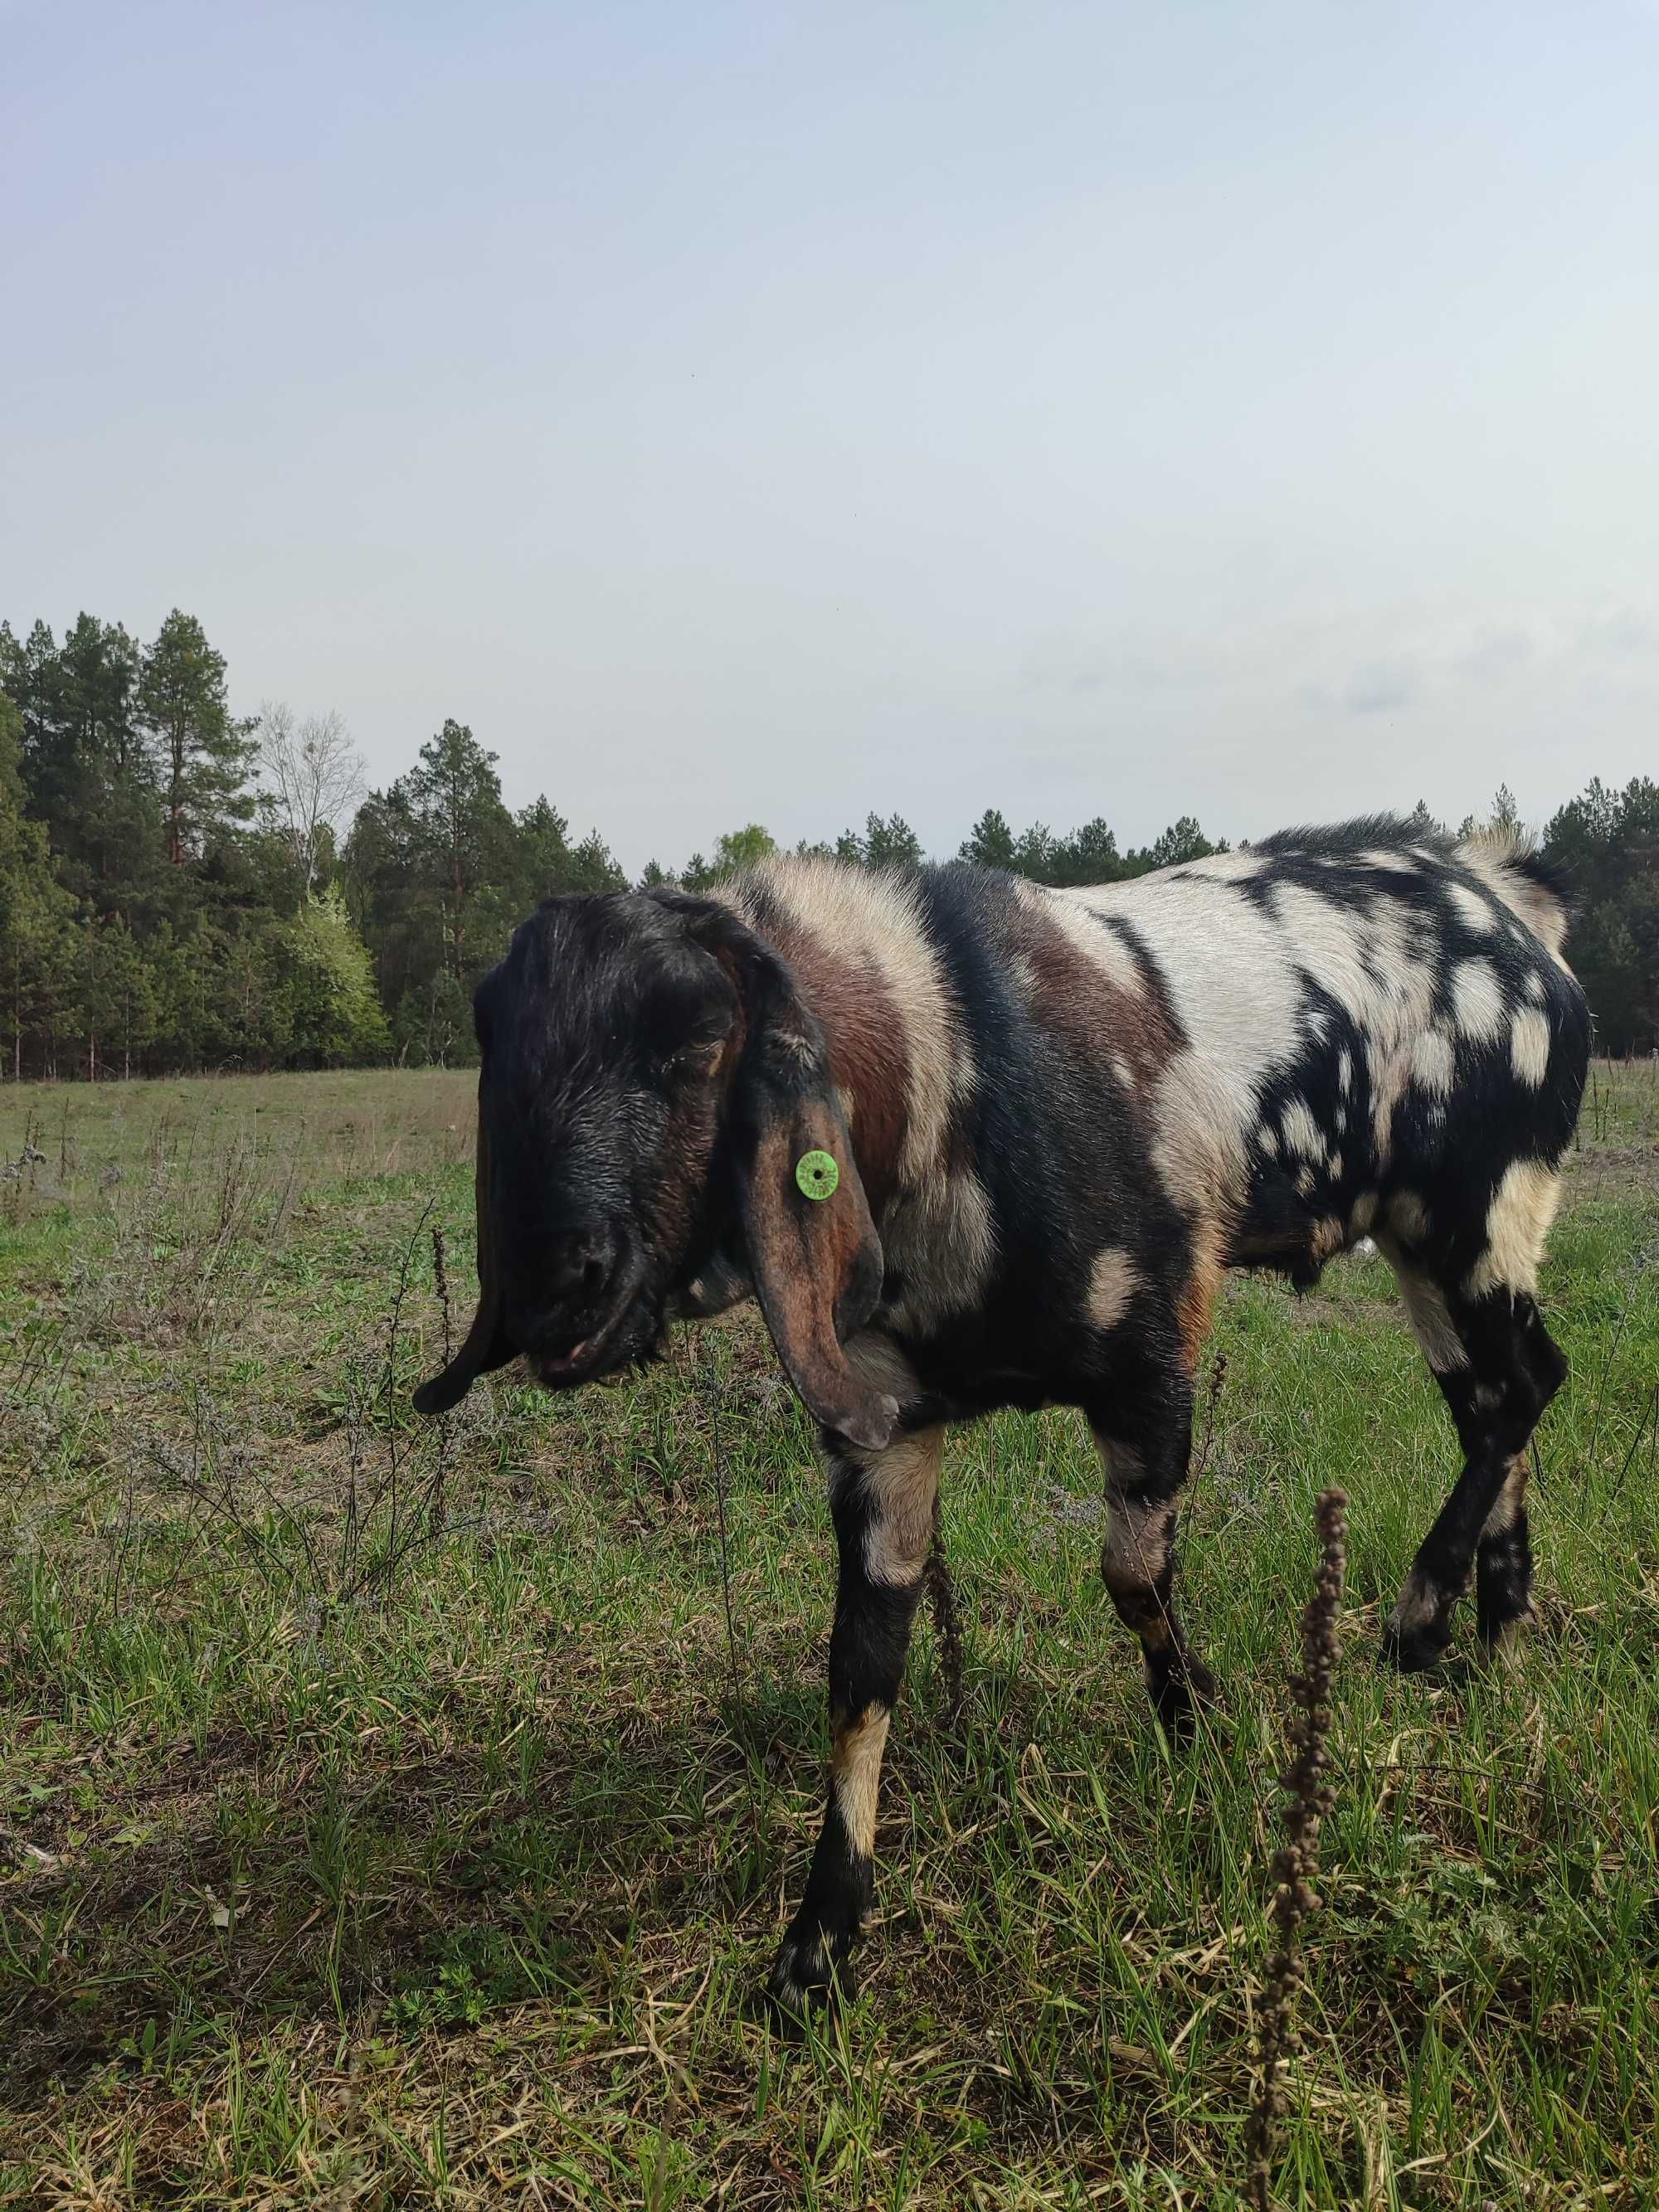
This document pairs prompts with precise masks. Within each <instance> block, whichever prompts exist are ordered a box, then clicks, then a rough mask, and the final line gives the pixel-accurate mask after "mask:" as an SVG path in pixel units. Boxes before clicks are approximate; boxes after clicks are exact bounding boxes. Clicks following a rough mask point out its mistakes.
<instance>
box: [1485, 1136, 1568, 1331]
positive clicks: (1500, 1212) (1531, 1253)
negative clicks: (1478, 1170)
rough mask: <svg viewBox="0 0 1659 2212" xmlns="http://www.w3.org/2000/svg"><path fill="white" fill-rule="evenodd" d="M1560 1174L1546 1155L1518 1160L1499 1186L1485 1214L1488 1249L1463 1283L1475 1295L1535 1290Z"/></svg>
mask: <svg viewBox="0 0 1659 2212" xmlns="http://www.w3.org/2000/svg"><path fill="white" fill-rule="evenodd" d="M1560 1203H1561V1180H1560V1177H1559V1176H1558V1175H1557V1174H1556V1171H1555V1170H1554V1169H1553V1168H1552V1167H1547V1166H1546V1165H1545V1164H1544V1162H1543V1161H1542V1160H1516V1161H1513V1162H1512V1163H1511V1164H1510V1169H1509V1171H1508V1173H1507V1174H1506V1175H1505V1176H1504V1180H1503V1182H1501V1183H1499V1184H1498V1195H1497V1196H1496V1197H1495V1198H1494V1199H1493V1200H1492V1206H1491V1207H1490V1209H1489V1210H1488V1212H1487V1214H1486V1251H1485V1252H1484V1253H1483V1254H1482V1255H1481V1256H1480V1259H1479V1260H1477V1261H1476V1262H1475V1264H1474V1267H1472V1268H1471V1269H1470V1271H1469V1278H1468V1282H1467V1283H1465V1285H1463V1288H1464V1291H1465V1293H1466V1294H1467V1295H1468V1297H1472V1298H1480V1297H1485V1296H1486V1293H1487V1291H1494V1290H1508V1291H1528V1292H1530V1291H1535V1290H1536V1289H1537V1288H1538V1263H1539V1261H1541V1259H1542V1258H1543V1256H1544V1244H1545V1241H1546V1239H1547V1237H1548V1236H1549V1232H1550V1224H1551V1222H1553V1220H1554V1218H1555V1209H1556V1207H1557V1206H1559V1204H1560Z"/></svg>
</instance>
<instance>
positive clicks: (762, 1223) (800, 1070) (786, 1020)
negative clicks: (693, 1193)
mask: <svg viewBox="0 0 1659 2212" xmlns="http://www.w3.org/2000/svg"><path fill="white" fill-rule="evenodd" d="M669 902H671V903H673V904H674V905H676V906H678V908H680V910H681V911H682V912H683V913H684V914H685V915H686V916H687V919H688V921H690V927H691V933H692V935H693V936H694V937H695V938H696V939H697V941H698V942H699V943H700V944H701V945H703V947H704V948H705V950H707V951H709V952H712V953H713V954H714V957H715V958H716V959H718V960H719V961H720V963H721V965H722V966H723V967H725V968H726V970H727V972H728V973H729V974H730V975H732V978H733V980H734V981H735V982H736V983H737V986H738V994H739V996H740V998H741V1000H742V1005H743V1015H742V1020H743V1030H744V1041H743V1046H742V1050H741V1054H740V1056H739V1059H738V1066H737V1070H736V1073H735V1076H734V1078H733V1081H732V1091H731V1096H730V1101H729V1104H728V1109H727V1110H728V1124H727V1126H728V1128H729V1130H730V1133H731V1137H732V1147H733V1161H734V1170H735V1175H736V1181H737V1187H738V1206H739V1208H740V1210H741V1212H742V1216H743V1225H744V1242H745V1243H747V1245H748V1248H749V1266H750V1273H752V1274H753V1276H754V1279H755V1288H756V1291H757V1293H758V1294H759V1297H760V1306H761V1311H762V1312H763V1314H764V1315H765V1316H766V1326H767V1328H769V1330H770V1331H771V1334H772V1341H773V1343H774V1344H775V1346H777V1351H778V1357H779V1358H780V1359H781V1361H782V1362H783V1364H784V1369H785V1371H786V1373H787V1375H788V1377H789V1380H790V1381H791V1382H792V1383H793V1384H794V1386H795V1389H796V1390H797V1391H798V1392H799V1395H800V1399H801V1402H802V1404H803V1405H804V1406H805V1407H806V1410H807V1412H808V1413H811V1415H812V1417H813V1419H815V1420H817V1421H818V1422H821V1423H822V1425H823V1426H824V1427H825V1428H826V1429H830V1430H834V1431H836V1433H837V1434H838V1435H841V1436H843V1437H847V1439H848V1442H849V1443H854V1444H859V1445H861V1446H863V1447H864V1448H865V1449H866V1450H870V1451H879V1450H880V1449H881V1448H882V1447H883V1445H884V1444H885V1443H887V1441H888V1439H889V1438H890V1437H891V1435H892V1432H893V1428H894V1425H895V1424H896V1421H897V1419H898V1405H897V1401H896V1400H895V1399H892V1398H890V1397H888V1396H887V1395H885V1394H884V1392H881V1391H878V1390H872V1389H870V1388H869V1386H868V1385H867V1384H866V1383H861V1382H860V1380H859V1378H858V1376H856V1375H855V1374H854V1372H853V1370H852V1369H851V1367H850V1366H849V1365H848V1362H847V1357H846V1354H845V1353H844V1352H842V1345H843V1344H844V1343H845V1342H846V1341H847V1340H848V1338H849V1337H853V1336H855V1335H856V1334H858V1332H859V1330H860V1328H863V1326H864V1324H865V1323H866V1322H867V1321H868V1320H869V1318H870V1316H871V1314H872V1312H873V1311H874V1310H875V1306H876V1302H877V1300H878V1298H879V1297H880V1296H881V1285H882V1269H883V1262H882V1250H881V1239H880V1238H879V1237H878V1236H877V1234H876V1228H875V1224H874V1223H873V1222H872V1219H871V1218H870V1207H869V1203H868V1201H867V1200H866V1197H865V1194H864V1185H863V1183H862V1182H860V1179H859V1171H858V1169H857V1166H856V1165H855V1164H854V1159H853V1145H852V1139H851V1137H850V1136H849V1135H848V1128H847V1122H846V1119H845V1116H844V1115H842V1110H841V1107H840V1104H839V1103H838V1102H837V1100H836V1093H835V1087H834V1085H832V1083H831V1082H830V1079H829V1048H828V1046H827V1044H826V1043H825V1041H824V1036H823V1028H822V1026H821V1024H819V1023H818V1021H817V1018H815V1017H814V1016H813V1015H812V1014H811V1012H810V1011H809V1010H808V1009H807V1007H806V1006H805V1005H804V1004H803V1002H802V1000H801V997H800V994H799V990H798V989H797V987H796V983H795V978H794V975H793V973H792V971H791V969H789V967H788V965H787V963H786V962H784V961H783V960H782V959H781V958H780V957H779V956H778V954H777V953H775V951H773V950H772V948H771V947H770V946H769V945H766V944H765V943H763V940H762V939H760V938H758V937H757V936H756V935H755V934H754V933H753V932H752V931H751V930H749V929H747V928H745V927H744V925H743V924H742V923H741V922H740V921H738V919H737V918H736V916H735V915H732V914H731V913H729V912H728V911H727V910H726V908H723V907H718V906H715V905H714V904H713V903H712V902H708V901H706V900H701V899H697V900H693V899H684V898H671V901H669ZM809 1153H817V1154H824V1153H827V1154H828V1155H829V1158H830V1159H831V1160H833V1161H834V1163H835V1168H836V1172H835V1174H834V1175H833V1176H832V1175H831V1174H830V1173H829V1170H827V1169H825V1168H823V1165H822V1162H821V1161H820V1162H817V1163H809V1164H807V1166H806V1167H805V1168H802V1162H803V1161H805V1159H806V1156H807V1155H808V1154H809ZM814 1165H817V1167H818V1168H819V1170H820V1172H819V1173H818V1174H817V1175H816V1176H815V1175H814V1174H813V1172H812V1169H813V1166H814ZM797 1170H800V1173H799V1175H798V1173H797ZM809 1192H810V1193H813V1194H809Z"/></svg>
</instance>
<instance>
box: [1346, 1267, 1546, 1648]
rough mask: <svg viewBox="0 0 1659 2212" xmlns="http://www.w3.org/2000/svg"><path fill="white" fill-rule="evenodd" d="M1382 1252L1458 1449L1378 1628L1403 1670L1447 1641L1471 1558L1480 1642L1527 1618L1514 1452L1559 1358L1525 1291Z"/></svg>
mask: <svg viewBox="0 0 1659 2212" xmlns="http://www.w3.org/2000/svg"><path fill="white" fill-rule="evenodd" d="M1389 1258H1390V1259H1391V1260H1392V1261H1393V1263H1394V1266H1395V1272H1396V1273H1398V1275H1399V1277H1400V1281H1401V1290H1402V1291H1403V1292H1404V1294H1405V1297H1406V1304H1407V1310H1408V1311H1409V1312H1410V1314H1411V1317H1412V1325H1413V1329H1414V1330H1415V1332H1416V1334H1417V1337H1418V1340H1419V1343H1420V1344H1421V1345H1422V1346H1423V1349H1424V1352H1425V1355H1426V1357H1427V1358H1428V1362H1429V1365H1430V1367H1431V1369H1432V1370H1433V1372H1434V1378H1435V1381H1436V1382H1437V1383H1438V1384H1439V1386H1440V1391H1441V1395H1443V1397H1444V1399H1445V1401H1446V1403H1447V1406H1448V1407H1449V1409H1450V1411H1451V1415H1452V1419H1453V1420H1454V1421H1455V1424H1456V1426H1457V1434H1458V1440H1459V1442H1460V1443H1462V1448H1463V1455H1464V1458H1463V1468H1462V1473H1461V1474H1459V1476H1458V1478H1457V1480H1456V1482H1455V1485H1454V1486H1453V1488H1452V1492H1451V1495H1450V1496H1449V1498H1447V1500H1446V1502H1445V1504H1443V1506H1442V1507H1441V1509H1440V1511H1439V1513H1438V1514H1437V1516H1436V1518H1435V1522H1434V1525H1433V1527H1432V1528H1431V1529H1430V1531H1429V1533H1428V1534H1427V1536H1426V1537H1425V1539H1424V1541H1423V1543H1422V1545H1421V1546H1420V1547H1419V1551H1418V1553H1417V1558H1416V1559H1415V1561H1414V1562H1413V1566H1412V1571H1411V1572H1410V1573H1409V1574H1408V1575H1407V1577H1406V1580H1405V1583H1404V1585H1403V1587H1402V1588H1401V1593H1400V1596H1399V1600H1398V1601H1397V1602H1396V1604H1395V1609H1394V1611H1393V1613H1391V1614H1390V1616H1389V1622H1388V1626H1387V1627H1386V1629H1385V1630H1384V1632H1383V1655H1384V1656H1385V1657H1386V1658H1388V1659H1389V1660H1391V1661H1392V1662H1393V1663H1394V1664H1395V1666H1397V1667H1399V1668H1401V1670H1402V1671H1403V1672H1406V1673H1413V1672H1416V1671H1419V1670H1420V1669H1422V1668H1428V1667H1432V1666H1434V1665H1435V1664H1436V1663H1437V1662H1438V1660H1439V1659H1440V1657H1441V1656H1442V1654H1443V1652H1444V1650H1445V1648H1446V1646H1447V1644H1449V1642H1450V1640H1451V1616H1452V1610H1453V1607H1455V1605H1456V1603H1457V1601H1458V1599H1459V1598H1460V1597H1461V1596H1462V1595H1463V1593H1464V1591H1465V1590H1466V1589H1468V1583H1469V1577H1470V1573H1471V1571H1472V1570H1474V1568H1475V1567H1476V1565H1477V1561H1478V1565H1479V1578H1478V1586H1477V1607H1478V1611H1477V1621H1478V1626H1479V1628H1480V1634H1481V1637H1482V1638H1483V1639H1484V1640H1485V1641H1486V1643H1487V1644H1496V1643H1498V1641H1499V1640H1500V1639H1501V1638H1502V1637H1503V1636H1504V1633H1505V1632H1506V1631H1507V1630H1509V1629H1510V1628H1511V1627H1513V1626H1516V1625H1517V1624H1518V1623H1520V1622H1522V1621H1523V1620H1526V1619H1527V1618H1528V1615H1529V1614H1530V1612H1531V1605H1532V1552H1531V1546H1530V1543H1529V1541H1528V1531H1527V1512H1526V1502H1525V1500H1526V1475H1527V1468H1526V1459H1525V1453H1526V1449H1527V1444H1528V1440H1529V1439H1530V1437H1531V1436H1532V1432H1533V1431H1534V1428H1535V1427H1536V1426H1537V1425H1538V1420H1539V1417H1540V1416H1541V1413H1543V1411H1544V1408H1545V1407H1546V1406H1547V1405H1548V1403H1549V1401H1550V1400H1551V1399H1552V1398H1553V1396H1554V1395H1555V1393H1556V1391H1557V1390H1558V1389H1559V1388H1560V1386H1561V1383H1562V1380H1563V1378H1564V1377H1565V1374H1566V1362H1565V1359H1564V1358H1563V1357H1562V1355H1561V1353H1560V1352H1559V1349H1558V1348H1557V1346H1555V1344H1554V1343H1553V1341H1552V1340H1551V1338H1550V1336H1549V1334H1548V1332H1547V1330H1546V1328H1545V1327H1544V1324H1543V1322H1542V1321H1541V1318H1540V1317H1539V1313H1538V1306H1537V1302H1536V1300H1535V1299H1534V1297H1533V1295H1532V1293H1531V1291H1530V1290H1518V1289H1513V1288H1510V1286H1508V1285H1503V1284H1498V1285H1492V1286H1491V1287H1486V1288H1483V1289H1481V1290H1480V1292H1479V1294H1478V1295H1474V1296H1471V1295H1469V1293H1468V1289H1467V1288H1466V1287H1460V1286H1457V1285H1451V1284H1443V1283H1439V1282H1437V1281H1436V1280H1435V1279H1433V1278H1431V1276H1430V1275H1429V1274H1427V1273H1425V1272H1424V1271H1423V1270H1421V1269H1420V1268H1417V1267H1413V1265H1412V1264H1411V1262H1410V1261H1408V1260H1407V1259H1406V1258H1405V1257H1404V1256H1403V1255H1400V1254H1399V1253H1398V1252H1397V1251H1392V1252H1390V1253H1389Z"/></svg>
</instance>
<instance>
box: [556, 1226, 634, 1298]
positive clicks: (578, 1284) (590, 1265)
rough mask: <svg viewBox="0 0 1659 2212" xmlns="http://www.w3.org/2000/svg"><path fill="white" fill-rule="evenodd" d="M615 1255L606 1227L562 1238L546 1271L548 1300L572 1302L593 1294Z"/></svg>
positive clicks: (615, 1244) (612, 1241)
mask: <svg viewBox="0 0 1659 2212" xmlns="http://www.w3.org/2000/svg"><path fill="white" fill-rule="evenodd" d="M616 1256H617V1241H616V1238H615V1237H613V1236H612V1235H611V1231H609V1230H608V1229H585V1230H583V1231H582V1232H581V1233H580V1236H576V1237H567V1238H564V1239H562V1241H561V1242H560V1243H559V1244H557V1245H556V1247H555V1249H554V1252H553V1255H552V1261H551V1264H550V1267H549V1268H548V1271H547V1295H548V1299H549V1302H550V1304H553V1303H556V1304H577V1303H580V1302H582V1301H585V1300H586V1299H588V1298H592V1297H597V1296H598V1295H599V1291H602V1290H603V1289H604V1288H605V1282H606V1279H607V1278H608V1277H609V1275H610V1273H611V1267H612V1265H613V1263H614V1261H615V1260H616Z"/></svg>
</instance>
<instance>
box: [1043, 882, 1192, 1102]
mask: <svg viewBox="0 0 1659 2212" xmlns="http://www.w3.org/2000/svg"><path fill="white" fill-rule="evenodd" d="M1068 911H1070V912H1073V913H1075V912H1076V911H1077V910H1076V909H1069V910H1068ZM1088 927H1091V928H1093V929H1096V930H1097V931H1098V932H1099V933H1100V939H1101V957H1100V958H1099V959H1095V958H1092V957H1091V955H1090V954H1089V952H1088V951H1085V949H1084V946H1083V945H1079V943H1078V942H1077V940H1076V939H1075V938H1074V937H1073V935H1072V934H1071V933H1070V932H1068V930H1067V929H1066V927H1064V925H1063V924H1062V922H1061V921H1060V917H1059V916H1058V915H1056V914H1054V913H1051V912H1049V911H1048V909H1047V906H1046V902H1044V901H1043V900H1042V897H1041V895H1040V894H1039V895H1037V896H1032V897H1029V898H1023V899H1022V900H1021V902H1020V906H1019V929H1018V939H1017V941H1016V942H1015V944H1014V945H1012V946H1011V948H1010V950H1011V952H1012V954H1013V955H1014V957H1017V958H1018V959H1021V960H1023V961H1024V963H1025V969H1026V971H1027V973H1028V974H1029V975H1030V993H1031V1011H1032V1012H1033V1014H1034V1015H1035V1016H1036V1019H1037V1020H1038V1021H1039V1022H1040V1023H1041V1024H1042V1027H1043V1028H1044V1029H1046V1030H1049V1031H1050V1032H1051V1033H1053V1034H1054V1035H1056V1036H1061V1037H1064V1038H1066V1040H1067V1041H1068V1042H1070V1043H1071V1044H1072V1045H1073V1048H1076V1049H1078V1050H1079V1051H1080V1052H1081V1054H1082V1055H1083V1056H1084V1057H1085V1059H1086V1060H1088V1062H1089V1063H1090V1065H1091V1067H1092V1068H1093V1069H1094V1071H1095V1073H1097V1078H1098V1079H1099V1080H1101V1081H1102V1082H1103V1083H1109V1084H1111V1085H1114V1086H1121V1083H1122V1074H1121V1069H1120V1067H1119V1066H1116V1065H1115V1062H1117V1061H1119V1060H1127V1063H1128V1068H1129V1073H1130V1076H1131V1078H1132V1079H1133V1086H1134V1087H1136V1088H1147V1089H1150V1088H1151V1086H1152V1084H1153V1083H1154V1082H1155V1081H1156V1080H1157V1079H1158V1075H1159V1074H1160V1073H1162V1071H1163V1070H1164V1068H1165V1067H1167V1066H1168V1065H1169V1063H1170V1060H1173V1059H1174V1057H1175V1055H1176V1053H1178V1052H1179V1051H1180V1050H1181V1048H1182V1042H1183V1041H1182V1037H1181V1036H1180V1034H1179V1032H1178V1031H1177V1030H1176V1027H1175V1025H1174V1024H1173V1022H1172V1021H1171V1020H1170V1016H1169V1013H1168V1012H1167V1010H1166V1009H1165V1008H1164V1006H1162V1005H1161V1004H1160V1003H1159V1001H1158V999H1157V998H1156V997H1155V996H1154V995H1153V994H1152V993H1151V992H1146V991H1135V990H1130V989H1127V988H1126V987H1125V986H1124V985H1123V983H1122V982H1121V981H1120V980H1119V975H1118V974H1117V972H1116V971H1115V965H1114V963H1113V962H1112V961H1111V960H1110V959H1109V957H1108V955H1109V953H1110V951H1112V950H1113V947H1114V946H1115V939H1109V938H1108V934H1107V931H1106V927H1105V925H1104V923H1101V922H1096V921H1092V919H1090V920H1089V921H1088Z"/></svg>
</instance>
